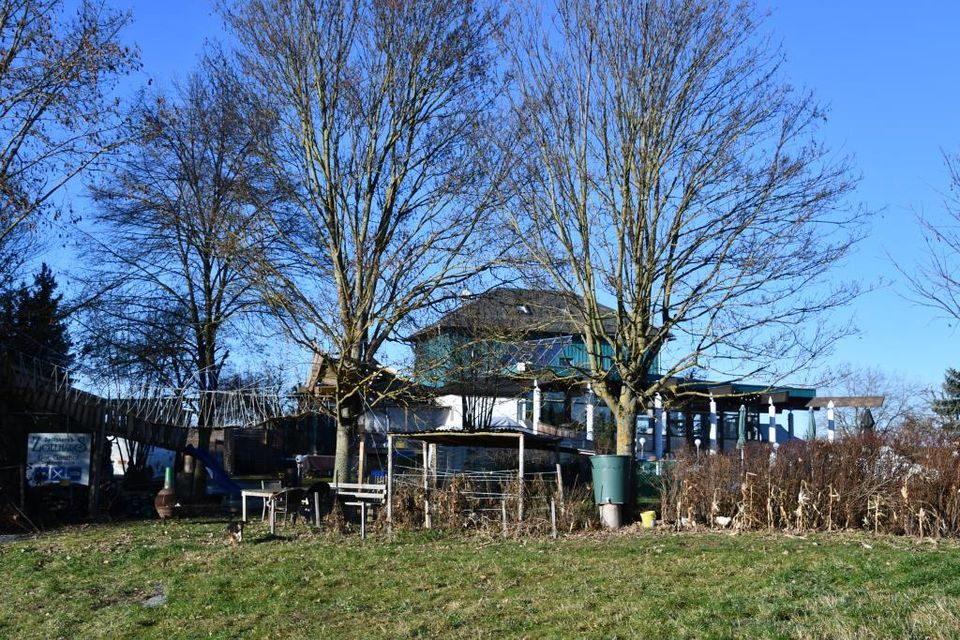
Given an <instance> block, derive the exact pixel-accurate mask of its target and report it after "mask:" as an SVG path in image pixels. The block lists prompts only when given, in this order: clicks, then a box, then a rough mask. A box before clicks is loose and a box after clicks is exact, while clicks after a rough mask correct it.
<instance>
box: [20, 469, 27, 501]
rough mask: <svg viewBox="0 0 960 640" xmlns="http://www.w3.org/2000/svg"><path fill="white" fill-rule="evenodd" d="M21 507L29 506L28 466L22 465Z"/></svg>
mask: <svg viewBox="0 0 960 640" xmlns="http://www.w3.org/2000/svg"><path fill="white" fill-rule="evenodd" d="M20 508H21V509H26V508H27V468H26V467H25V466H22V465H21V466H20Z"/></svg>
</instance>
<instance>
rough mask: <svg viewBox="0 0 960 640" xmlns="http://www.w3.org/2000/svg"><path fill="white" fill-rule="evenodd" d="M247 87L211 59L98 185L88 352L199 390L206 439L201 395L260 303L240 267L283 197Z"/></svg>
mask: <svg viewBox="0 0 960 640" xmlns="http://www.w3.org/2000/svg"><path fill="white" fill-rule="evenodd" d="M244 95H245V94H244V92H243V91H241V83H240V81H239V80H238V77H237V76H236V75H235V73H234V72H233V70H232V69H231V67H230V66H229V64H228V63H227V62H225V61H224V60H222V59H211V60H208V61H207V62H206V63H205V64H204V66H203V68H202V70H201V71H200V72H198V73H196V74H194V75H192V76H191V77H190V78H189V80H188V81H187V82H186V84H185V85H184V86H183V87H181V88H180V89H179V91H178V92H177V94H176V95H175V96H174V97H173V98H168V97H165V96H158V97H156V98H155V99H153V100H151V101H148V102H147V103H145V104H143V105H142V106H141V107H140V108H139V109H138V110H137V112H136V114H135V117H134V118H133V119H132V122H131V127H132V130H131V131H130V132H129V135H130V137H131V138H132V139H133V140H134V141H135V143H134V144H133V145H132V146H131V148H130V150H129V151H128V152H127V153H126V154H125V155H124V157H123V158H122V160H121V162H120V164H119V165H118V167H117V168H116V170H115V171H114V172H112V173H111V175H110V176H109V177H108V178H107V179H105V180H103V181H102V182H101V183H99V184H97V185H96V186H95V187H93V189H92V193H93V197H94V199H95V201H96V203H97V205H98V211H97V224H98V231H99V234H98V240H97V242H96V244H94V246H93V247H91V251H90V254H91V256H93V257H94V259H95V260H96V263H95V264H94V271H93V275H92V276H91V277H90V278H89V281H90V285H91V287H93V288H94V289H96V291H95V293H94V295H93V296H91V297H92V298H93V299H94V300H95V304H94V305H93V307H92V311H91V312H90V313H89V314H88V318H87V322H86V329H87V331H86V336H85V338H86V343H87V346H86V351H87V354H88V355H89V356H93V357H96V358H98V360H99V362H100V363H102V364H106V365H107V366H108V367H109V368H111V369H114V370H120V371H123V372H125V373H127V374H128V375H130V376H135V377H136V378H141V379H143V380H145V381H150V380H152V381H154V382H155V383H157V384H161V385H170V386H176V387H178V388H195V389H196V390H197V391H198V392H199V397H200V398H201V402H200V405H201V406H200V407H197V410H198V415H199V424H198V427H199V432H198V435H199V440H200V446H202V447H207V446H209V439H210V426H211V425H210V420H209V418H210V416H211V415H212V413H213V411H214V409H215V408H214V407H213V406H211V405H210V404H209V403H207V402H203V399H204V398H213V397H214V395H213V394H212V393H207V392H215V391H217V390H218V389H219V387H220V376H221V372H222V371H223V368H224V365H225V363H226V362H227V358H228V355H229V349H228V345H229V339H230V338H231V336H232V337H234V338H236V337H238V336H237V333H236V331H237V328H238V324H237V323H238V322H239V321H240V320H241V319H242V318H243V317H244V316H245V315H246V314H249V313H251V312H252V311H254V310H256V309H257V308H259V305H260V303H261V301H260V297H259V294H258V292H257V291H256V289H255V288H254V286H253V284H252V283H251V282H250V281H248V280H247V279H245V278H244V277H242V276H243V274H244V273H245V271H246V267H245V265H246V263H247V262H249V260H250V259H251V258H250V256H251V254H257V255H259V253H260V252H261V251H264V250H265V243H267V242H268V240H267V238H266V236H265V235H264V233H263V229H264V225H263V224H262V223H263V217H262V215H261V214H262V213H263V212H264V211H265V210H267V209H272V208H274V207H276V206H279V200H278V198H277V197H276V191H275V189H274V183H273V181H272V179H271V178H270V173H269V171H268V170H267V168H266V167H265V166H264V165H263V164H262V163H261V161H260V160H259V155H258V145H259V144H260V142H261V140H262V139H263V138H264V137H268V136H269V135H270V127H271V126H272V125H271V120H270V118H269V116H268V114H267V113H265V112H264V111H262V110H261V109H260V108H259V107H258V106H257V105H256V104H255V103H252V102H249V101H247V100H245V99H244ZM197 475H199V472H198V474H197Z"/></svg>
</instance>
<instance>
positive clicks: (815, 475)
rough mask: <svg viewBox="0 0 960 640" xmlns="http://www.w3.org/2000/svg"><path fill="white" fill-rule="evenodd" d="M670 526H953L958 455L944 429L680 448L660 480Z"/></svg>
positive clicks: (946, 531)
mask: <svg viewBox="0 0 960 640" xmlns="http://www.w3.org/2000/svg"><path fill="white" fill-rule="evenodd" d="M661 512H662V514H663V518H664V519H665V520H666V521H667V522H669V523H671V524H673V525H674V526H676V527H677V528H681V527H691V526H706V527H722V526H732V527H734V528H738V529H745V530H755V529H781V530H789V531H809V530H826V531H832V530H837V529H865V530H870V531H874V532H877V533H881V532H883V533H899V534H910V535H917V536H920V537H923V536H956V535H960V456H958V454H957V446H956V443H955V442H953V441H951V440H950V439H949V438H947V437H943V438H941V439H940V440H937V441H932V440H931V436H930V435H929V434H925V435H924V437H923V438H922V439H920V438H917V437H912V436H911V434H910V433H909V432H908V433H902V434H899V435H897V436H882V435H876V434H864V435H860V436H855V437H848V438H843V439H841V440H838V441H837V442H834V443H828V442H823V441H815V442H802V441H795V442H792V443H789V444H787V445H784V446H781V447H780V448H779V450H778V451H777V452H776V454H775V455H774V454H773V453H772V449H771V448H770V447H769V446H766V445H760V444H751V445H750V446H748V447H747V449H746V450H745V451H744V455H743V459H742V461H741V458H740V452H730V453H726V454H721V455H717V456H701V457H700V459H699V460H697V459H696V458H695V457H693V456H691V455H681V456H680V457H679V458H678V459H677V461H676V463H675V464H674V465H672V466H670V467H669V468H668V469H667V471H666V472H665V475H664V477H663V479H662V486H661Z"/></svg>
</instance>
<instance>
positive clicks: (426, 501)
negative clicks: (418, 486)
mask: <svg viewBox="0 0 960 640" xmlns="http://www.w3.org/2000/svg"><path fill="white" fill-rule="evenodd" d="M428 451H429V449H428V447H427V443H426V442H424V443H423V526H424V527H426V528H427V529H429V528H430V524H431V522H430V486H429V484H428V483H427V467H428V466H429V465H430V460H429V454H428Z"/></svg>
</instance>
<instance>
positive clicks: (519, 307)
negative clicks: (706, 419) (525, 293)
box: [517, 304, 531, 316]
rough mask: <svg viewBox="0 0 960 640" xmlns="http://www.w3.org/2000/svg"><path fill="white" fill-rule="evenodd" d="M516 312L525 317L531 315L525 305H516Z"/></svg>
mask: <svg viewBox="0 0 960 640" xmlns="http://www.w3.org/2000/svg"><path fill="white" fill-rule="evenodd" d="M517 310H518V311H519V312H520V313H522V314H523V315H525V316H529V315H531V314H530V307H528V306H527V305H525V304H518V305H517Z"/></svg>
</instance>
